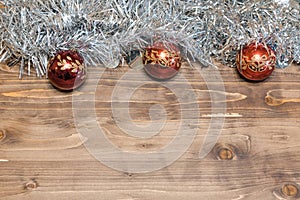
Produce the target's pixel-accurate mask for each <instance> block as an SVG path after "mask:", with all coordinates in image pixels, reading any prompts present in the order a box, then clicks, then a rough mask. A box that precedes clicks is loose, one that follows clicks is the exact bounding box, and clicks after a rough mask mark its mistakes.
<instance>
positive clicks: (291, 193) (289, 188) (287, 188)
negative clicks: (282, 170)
mask: <svg viewBox="0 0 300 200" xmlns="http://www.w3.org/2000/svg"><path fill="white" fill-rule="evenodd" d="M282 193H283V194H284V195H285V196H287V197H297V196H298V194H299V189H298V187H297V186H296V185H295V184H292V183H288V184H285V185H283V187H282Z"/></svg>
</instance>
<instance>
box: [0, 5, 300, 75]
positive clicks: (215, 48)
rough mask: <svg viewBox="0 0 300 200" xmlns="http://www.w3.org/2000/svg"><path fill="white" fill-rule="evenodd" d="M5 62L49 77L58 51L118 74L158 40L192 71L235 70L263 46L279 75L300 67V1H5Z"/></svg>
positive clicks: (1, 48) (0, 51)
mask: <svg viewBox="0 0 300 200" xmlns="http://www.w3.org/2000/svg"><path fill="white" fill-rule="evenodd" d="M0 3H1V4H3V8H2V9H1V12H0V27H1V30H2V31H1V33H0V40H1V42H0V61H1V62H5V63H7V64H8V65H9V66H14V65H19V66H20V77H21V76H22V75H23V74H24V73H26V72H25V70H27V74H30V69H31V68H34V69H35V70H36V72H37V75H38V76H44V75H45V74H46V71H47V60H48V59H49V57H51V55H54V54H55V53H56V52H58V51H59V50H68V49H77V51H78V52H79V53H80V54H81V55H82V56H83V58H84V60H85V63H86V64H87V65H88V66H90V65H93V66H103V65H104V66H105V67H110V68H115V67H117V66H119V64H120V63H121V64H124V63H125V59H124V58H126V57H127V56H128V52H131V51H132V50H139V51H143V50H144V49H145V48H147V47H148V46H150V45H151V44H153V40H154V38H159V40H160V41H161V42H163V43H164V44H168V43H173V44H174V43H175V44H177V46H178V48H179V49H180V50H181V56H182V57H183V58H184V59H185V60H187V61H188V62H189V63H190V65H192V62H194V61H199V62H201V63H202V64H204V65H206V66H214V65H213V62H212V61H211V60H212V58H214V59H217V61H219V62H221V63H223V64H225V65H227V66H235V57H236V53H237V51H238V49H239V47H240V46H243V45H245V44H249V43H250V42H251V41H262V42H264V43H265V44H268V45H269V46H270V47H271V48H273V49H274V51H275V53H276V55H277V63H276V67H278V68H285V67H287V66H288V65H289V64H290V63H291V62H293V61H296V62H298V63H300V31H299V29H300V23H299V21H300V11H299V10H300V9H299V8H300V5H299V1H298V0H289V1H288V0H265V1H244V0H238V1H236V0H226V1H219V0H164V1H152V0H140V1H136V0H126V1H125V0H107V1H99V0H90V1H78V0H27V1H19V0H1V1H0Z"/></svg>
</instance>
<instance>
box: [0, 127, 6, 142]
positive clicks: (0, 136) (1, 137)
mask: <svg viewBox="0 0 300 200" xmlns="http://www.w3.org/2000/svg"><path fill="white" fill-rule="evenodd" d="M5 136H6V134H5V131H1V130H0V141H1V140H3V139H4V138H5Z"/></svg>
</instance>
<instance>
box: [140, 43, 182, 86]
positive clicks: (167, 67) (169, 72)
mask: <svg viewBox="0 0 300 200" xmlns="http://www.w3.org/2000/svg"><path fill="white" fill-rule="evenodd" d="M181 60H182V59H181V56H180V51H179V49H178V47H176V46H175V45H173V44H168V45H167V46H166V45H165V44H163V43H161V42H158V43H155V44H154V45H153V46H151V47H148V48H146V50H145V51H144V53H143V64H144V69H145V71H146V73H147V74H148V75H149V76H151V77H153V78H155V79H158V80H166V79H170V78H172V77H174V76H175V75H176V74H177V73H178V71H179V69H180V67H181Z"/></svg>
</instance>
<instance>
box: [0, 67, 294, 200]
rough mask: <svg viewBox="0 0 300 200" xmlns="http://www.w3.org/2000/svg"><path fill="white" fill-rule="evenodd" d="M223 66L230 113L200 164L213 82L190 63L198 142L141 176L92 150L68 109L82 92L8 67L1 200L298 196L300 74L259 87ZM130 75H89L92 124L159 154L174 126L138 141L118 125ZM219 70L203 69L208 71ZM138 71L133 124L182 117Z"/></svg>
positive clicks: (1, 96)
mask: <svg viewBox="0 0 300 200" xmlns="http://www.w3.org/2000/svg"><path fill="white" fill-rule="evenodd" d="M218 68H219V69H218V71H219V72H220V74H221V77H222V79H223V80H220V81H219V82H215V83H211V84H222V83H224V86H225V90H226V93H225V95H226V97H227V102H226V103H227V110H226V113H221V114H223V116H224V117H225V123H224V127H223V129H222V132H221V136H220V137H219V139H218V142H217V144H216V145H215V147H214V149H213V150H212V151H211V152H210V153H209V154H208V155H207V156H206V157H205V158H203V159H200V158H199V156H198V153H199V149H200V147H201V145H202V143H203V140H204V138H205V134H206V133H207V130H208V129H209V123H210V120H211V118H212V117H214V116H213V115H212V114H211V99H210V96H209V94H210V93H209V91H208V88H207V84H206V83H205V82H204V80H203V78H202V76H201V74H200V73H199V72H198V71H197V70H195V69H191V68H189V67H187V66H184V67H183V68H182V70H181V74H182V75H183V76H184V77H185V78H186V79H187V80H188V81H189V83H190V84H191V86H192V87H193V90H194V91H193V92H195V94H196V95H197V99H198V100H197V102H194V103H197V104H198V105H199V110H200V111H201V115H200V119H199V123H198V124H193V126H194V128H195V129H197V136H196V138H195V139H194V141H193V144H192V145H191V146H190V148H189V149H188V151H187V152H185V153H184V154H183V155H182V156H181V157H180V158H179V159H178V160H177V161H176V162H174V163H173V164H171V165H170V166H167V167H164V168H163V169H161V170H158V171H154V172H148V173H141V174H139V173H127V172H121V171H117V170H113V169H111V168H109V167H107V166H105V165H104V164H102V163H101V162H99V161H98V160H97V159H95V158H94V157H93V156H92V155H90V154H89V152H88V151H87V150H86V148H85V146H84V144H83V141H82V140H81V138H80V136H79V134H78V132H77V129H76V124H75V121H74V117H73V110H72V95H85V94H84V93H82V92H80V91H74V92H73V93H63V92H59V91H57V90H55V89H54V88H53V87H52V86H51V85H50V84H49V83H48V81H47V80H45V79H39V78H36V77H35V76H34V75H33V76H30V77H28V76H25V77H24V78H23V79H22V80H19V79H18V71H17V70H18V69H9V68H8V67H6V66H4V65H2V66H1V71H0V109H1V115H0V116H1V119H0V199H5V200H12V199H44V200H45V199H51V200H52V199H85V200H88V199H105V200H106V199H108V200H111V199H117V200H138V199H145V200H153V199H157V200H163V199H172V200H185V199H187V200H194V199H205V200H207V199H209V200H210V199H212V200H219V199H222V200H227V199H228V200H229V199H231V200H244V199H259V200H269V199H270V200H271V199H275V200H276V199H300V195H299V193H298V191H299V185H298V184H300V153H299V152H300V132H299V128H300V67H299V66H296V65H293V66H291V67H289V68H287V69H285V70H280V69H277V70H276V71H275V72H274V73H273V75H272V77H270V78H269V79H267V80H266V81H264V82H261V83H251V82H246V81H244V80H243V79H241V78H240V77H239V76H238V75H237V73H236V71H235V69H231V68H227V67H224V66H221V65H220V66H218ZM128 70H129V69H128V68H127V67H123V68H119V69H116V70H105V72H104V73H103V74H102V75H101V77H99V76H100V74H101V70H100V69H99V68H89V79H88V80H87V82H86V83H85V84H84V86H83V87H84V88H89V87H95V85H92V82H93V80H92V79H96V78H99V79H100V82H99V83H98V86H97V90H96V99H95V101H96V104H95V105H96V106H95V108H96V113H97V119H95V120H96V121H97V122H98V123H99V125H100V126H102V127H103V128H104V129H105V131H106V134H107V137H108V138H109V139H110V140H111V141H112V143H113V144H115V145H116V146H118V147H119V148H120V149H123V150H124V151H135V152H137V151H138V152H147V151H155V150H159V149H160V148H162V147H163V146H164V145H166V144H168V143H169V142H170V141H171V140H172V138H173V137H174V132H175V129H174V128H173V129H172V128H170V127H169V128H168V127H167V128H165V129H163V130H162V132H161V133H160V134H159V135H157V136H154V137H152V138H149V139H138V138H133V137H130V136H128V135H126V134H125V133H124V132H122V130H120V129H119V128H118V127H117V123H116V120H117V119H114V116H113V114H112V108H111V104H110V99H111V95H112V91H113V90H114V88H115V87H117V86H116V84H117V83H118V81H119V80H120V79H121V77H122V76H123V75H124V74H126V73H127V72H128ZM215 71H216V69H207V68H203V69H201V73H203V74H214V73H215ZM133 73H134V74H135V75H136V77H139V80H140V79H143V77H144V78H145V80H147V81H145V84H144V86H142V87H140V88H139V89H137V90H136V92H135V93H134V94H133V95H132V98H131V100H130V102H129V107H130V114H131V117H132V119H133V120H134V121H137V122H138V121H140V122H150V118H149V110H148V109H149V108H150V106H152V105H155V104H160V105H162V106H163V107H164V108H165V111H166V115H167V122H172V121H173V122H177V121H178V120H180V108H179V105H178V100H177V97H176V95H175V94H172V92H171V91H170V90H168V89H167V88H165V87H162V86H161V85H160V83H159V82H155V81H151V80H150V81H149V78H147V76H146V75H145V74H144V72H143V71H142V70H136V71H134V72H133ZM122 81H126V80H122ZM130 85H131V84H130V81H128V87H130ZM178 87H180V83H178ZM122 105H123V104H122ZM122 105H121V106H122ZM123 106H126V105H125V104H124V105H123ZM124 108H125V107H120V109H124ZM81 109H83V110H84V107H83V108H81ZM175 151H176V149H175ZM149 164H151V163H149Z"/></svg>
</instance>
